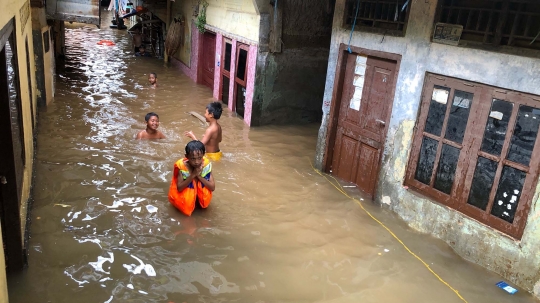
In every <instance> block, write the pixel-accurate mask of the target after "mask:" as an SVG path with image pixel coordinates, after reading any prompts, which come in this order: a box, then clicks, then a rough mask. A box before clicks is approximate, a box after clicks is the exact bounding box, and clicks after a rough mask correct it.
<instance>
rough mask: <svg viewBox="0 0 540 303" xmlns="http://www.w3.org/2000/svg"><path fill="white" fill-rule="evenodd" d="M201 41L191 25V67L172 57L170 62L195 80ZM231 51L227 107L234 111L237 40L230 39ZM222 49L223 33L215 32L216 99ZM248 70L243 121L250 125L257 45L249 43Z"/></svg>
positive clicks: (215, 96) (200, 37)
mask: <svg viewBox="0 0 540 303" xmlns="http://www.w3.org/2000/svg"><path fill="white" fill-rule="evenodd" d="M201 43H202V35H201V34H200V33H199V31H198V30H197V27H196V26H192V27H191V68H190V67H187V66H186V65H185V64H183V63H182V62H180V61H178V60H176V59H174V58H172V59H171V62H172V63H173V64H174V65H175V66H177V67H178V68H179V69H180V70H181V71H182V72H183V73H184V74H186V75H187V76H188V77H190V78H191V80H193V81H195V82H197V73H198V69H197V68H198V64H199V50H200V47H201ZM232 45H233V48H232V53H231V72H230V74H231V81H230V82H229V104H228V108H229V110H230V111H232V112H234V111H235V108H234V101H235V100H234V88H235V82H234V77H235V75H236V45H237V41H236V40H232ZM223 49H224V45H223V35H222V34H220V33H216V58H215V65H214V66H215V69H214V90H213V91H212V96H213V97H214V99H216V100H220V99H221V96H220V87H221V85H222V79H221V64H223V62H221V58H222V52H223ZM247 65H248V70H247V82H246V104H245V109H244V122H245V123H246V124H247V125H251V112H252V105H253V91H254V88H255V70H256V65H257V46H255V45H250V46H249V53H248V62H247Z"/></svg>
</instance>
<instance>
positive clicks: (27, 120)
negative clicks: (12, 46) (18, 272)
mask: <svg viewBox="0 0 540 303" xmlns="http://www.w3.org/2000/svg"><path fill="white" fill-rule="evenodd" d="M3 2H4V3H3V8H2V14H0V28H3V27H4V26H5V25H6V24H7V23H8V22H9V21H10V20H12V19H13V18H14V20H15V28H14V31H13V33H14V36H15V39H16V44H17V63H18V74H19V88H20V97H21V104H22V124H23V129H24V145H25V157H26V166H25V170H24V176H23V184H22V195H21V201H22V203H21V212H20V215H21V231H22V233H21V235H22V236H23V237H24V229H25V223H26V214H27V201H28V198H29V196H30V186H31V181H32V167H33V154H34V144H33V130H32V113H34V114H35V113H36V110H35V109H36V107H35V104H36V100H37V96H36V92H37V89H36V79H35V71H36V67H35V61H34V60H30V62H28V61H27V60H26V44H25V41H26V39H27V40H28V54H29V58H34V48H33V47H34V45H33V40H32V23H31V17H30V16H29V17H28V18H27V19H26V22H25V24H22V23H21V8H22V7H23V5H29V2H28V0H3ZM30 12H31V10H30V7H28V14H30ZM27 64H30V75H28V72H27ZM30 77H31V78H32V79H31V84H32V88H31V91H29V87H28V81H29V79H30ZM30 93H31V94H32V102H31V101H30ZM3 263H4V259H3V258H2V259H1V260H0V266H2V264H3ZM2 268H3V267H2ZM0 282H1V281H0ZM0 287H1V284H0ZM0 291H1V289H0Z"/></svg>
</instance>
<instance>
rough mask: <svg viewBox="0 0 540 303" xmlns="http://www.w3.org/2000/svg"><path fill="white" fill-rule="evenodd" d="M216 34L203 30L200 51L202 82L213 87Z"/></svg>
mask: <svg viewBox="0 0 540 303" xmlns="http://www.w3.org/2000/svg"><path fill="white" fill-rule="evenodd" d="M215 57H216V35H215V34H214V33H210V32H205V33H204V35H203V51H202V81H201V82H202V84H204V85H206V86H208V87H209V88H210V89H211V90H213V89H214V66H215V62H216V59H215Z"/></svg>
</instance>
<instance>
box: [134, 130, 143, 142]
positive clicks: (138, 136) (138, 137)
mask: <svg viewBox="0 0 540 303" xmlns="http://www.w3.org/2000/svg"><path fill="white" fill-rule="evenodd" d="M142 138H143V131H140V132H138V133H137V135H136V136H135V139H136V140H141V139H142Z"/></svg>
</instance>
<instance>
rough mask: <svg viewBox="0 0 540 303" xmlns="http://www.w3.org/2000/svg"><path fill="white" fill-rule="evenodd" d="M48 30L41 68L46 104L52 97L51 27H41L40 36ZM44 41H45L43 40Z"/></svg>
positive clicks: (52, 52) (52, 56)
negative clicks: (47, 46)
mask: <svg viewBox="0 0 540 303" xmlns="http://www.w3.org/2000/svg"><path fill="white" fill-rule="evenodd" d="M47 30H49V51H48V52H46V53H45V50H43V70H44V71H45V90H46V96H47V100H46V103H47V106H48V105H49V104H50V103H51V102H52V101H53V99H54V48H53V42H52V29H51V28H50V27H49V26H46V27H44V28H42V29H41V36H42V37H43V33H44V32H46V31H47ZM43 43H45V41H43Z"/></svg>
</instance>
